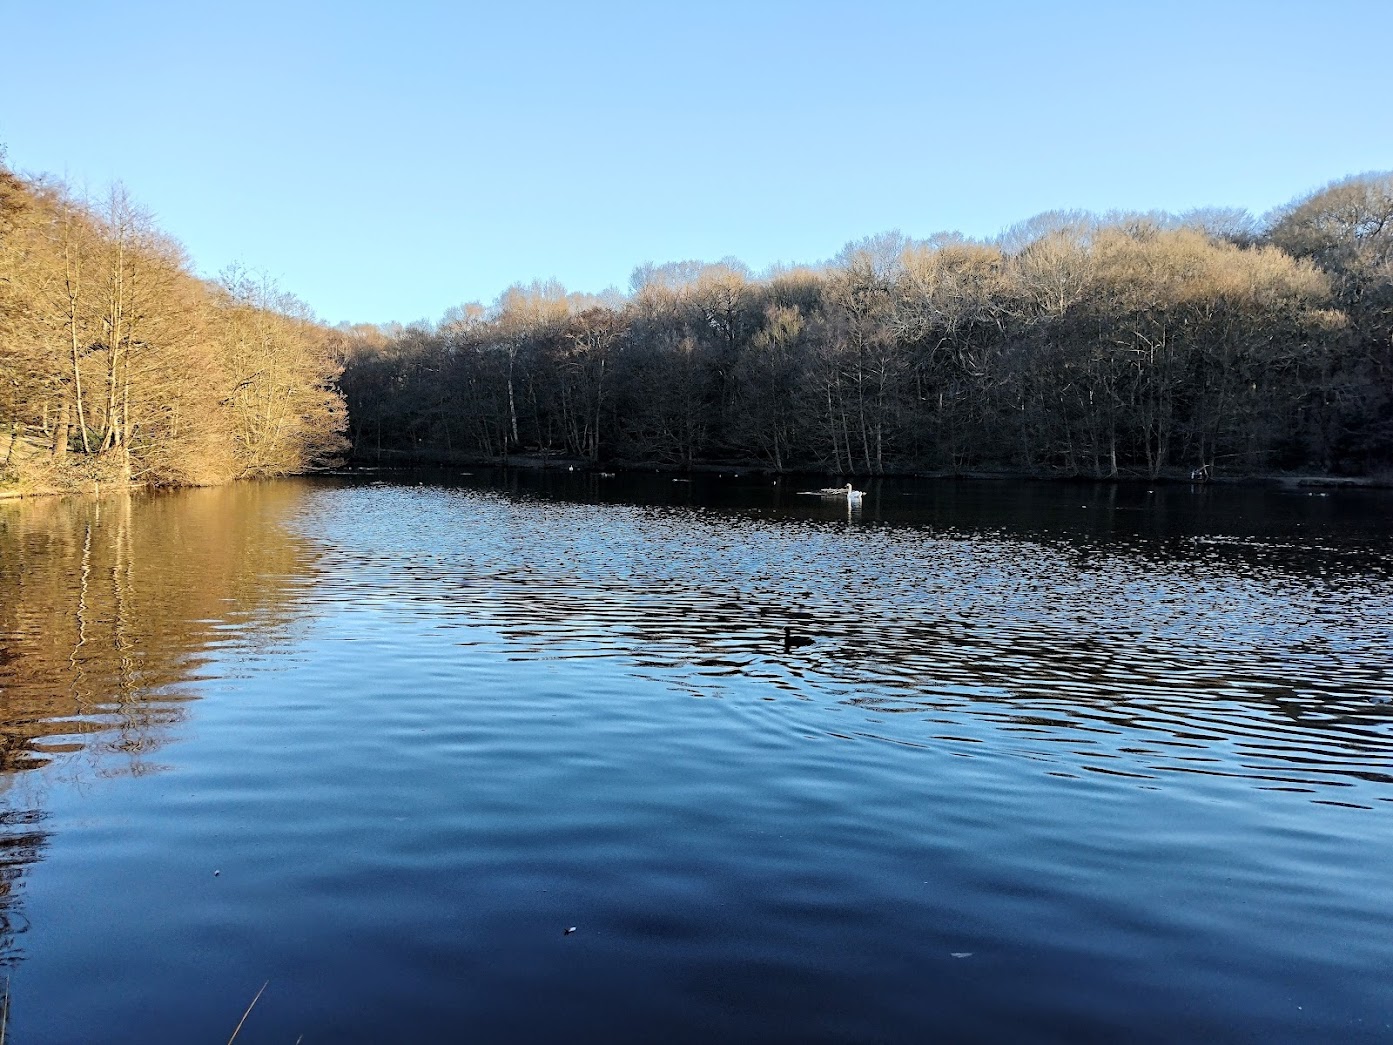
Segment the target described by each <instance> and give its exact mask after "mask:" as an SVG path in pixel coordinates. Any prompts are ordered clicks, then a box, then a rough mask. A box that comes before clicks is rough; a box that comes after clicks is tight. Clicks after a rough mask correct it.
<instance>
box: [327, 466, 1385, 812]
mask: <svg viewBox="0 0 1393 1045" xmlns="http://www.w3.org/2000/svg"><path fill="white" fill-rule="evenodd" d="M538 485H540V480H539V481H538ZM593 485H594V484H593V481H592V486H593ZM605 485H606V486H607V487H609V488H613V487H614V485H615V484H613V483H610V484H605ZM658 489H659V491H660V492H661V490H662V487H661V486H660V487H658ZM1026 489H1027V490H1028V491H1029V492H1031V493H1033V494H1034V495H1035V496H1036V497H1040V498H1041V499H1042V500H1044V499H1045V498H1048V500H1047V502H1046V503H1045V504H1039V503H1035V504H1032V503H1031V501H1030V499H1029V498H1019V497H1017V496H1015V495H1016V494H1017V493H1018V491H1019V488H1015V489H1012V490H1007V491H1000V488H997V489H995V490H992V491H991V492H1005V493H1006V494H1007V496H1008V498H1009V502H1008V503H1007V505H1004V506H998V507H999V508H1001V509H1002V510H1003V512H1002V515H1000V516H998V522H999V523H1000V522H1002V521H1005V522H1009V523H1011V524H1013V529H1014V531H1015V532H1010V531H1008V530H1007V529H1006V527H1004V526H1001V525H998V526H996V527H992V528H978V529H969V528H964V527H963V526H961V525H957V524H955V520H954V517H953V513H952V512H951V510H949V511H944V510H943V508H942V507H941V505H937V506H932V507H930V508H929V512H933V511H937V512H938V513H939V514H941V515H945V516H947V518H946V519H945V523H944V524H940V525H937V526H935V525H928V526H926V525H924V524H923V522H922V520H923V518H924V515H925V514H927V513H926V511H925V506H924V505H922V504H919V505H916V504H914V503H913V502H912V501H911V500H910V498H911V497H912V496H913V495H912V493H907V494H905V495H904V496H902V497H900V498H895V499H892V498H891V497H890V496H888V495H886V496H882V497H881V498H879V499H878V500H879V501H880V503H882V504H883V503H885V502H889V503H890V504H891V505H892V506H893V508H894V509H896V510H895V511H888V510H887V511H878V510H877V509H876V505H875V502H872V504H871V505H870V506H868V509H867V510H866V511H863V512H862V513H860V514H859V516H858V517H857V518H855V519H853V520H852V521H851V522H850V523H849V524H848V523H847V522H845V521H840V520H841V517H842V516H843V514H844V513H845V505H841V506H837V505H832V506H830V507H829V506H817V505H813V506H806V505H799V504H797V503H796V502H794V503H793V504H792V506H791V507H789V506H788V505H789V500H788V498H787V496H785V497H784V498H782V499H780V498H779V497H778V496H777V494H774V495H773V496H771V491H770V490H765V489H761V490H759V491H758V494H759V497H760V499H762V500H764V501H766V502H767V504H768V508H759V507H756V508H750V507H748V506H746V507H744V508H743V509H742V510H736V511H719V512H718V511H709V510H707V511H703V510H700V509H697V510H693V509H692V508H690V507H668V506H661V507H654V506H652V505H645V504H630V503H622V502H620V503H611V504H609V505H603V504H601V505H597V504H596V503H591V502H587V501H579V502H578V501H572V500H567V499H565V498H563V497H558V496H555V495H551V496H545V495H544V490H540V489H533V490H531V491H523V490H518V489H514V490H513V491H512V492H511V493H510V494H509V495H508V496H502V495H499V494H496V493H492V492H480V491H478V490H471V489H458V490H455V491H451V492H442V491H441V490H440V489H438V488H435V487H430V488H412V487H398V488H393V489H382V490H379V491H377V492H376V493H374V494H373V495H372V496H371V498H369V499H368V502H367V503H366V504H365V503H364V498H363V494H362V491H361V490H351V489H350V490H342V491H338V492H336V493H333V494H327V495H326V496H325V497H323V498H321V499H320V500H319V501H318V502H317V504H316V507H315V509H314V514H313V515H312V517H311V518H310V519H309V520H307V522H306V527H307V529H308V531H310V532H314V533H317V534H320V535H322V536H325V537H327V538H328V539H330V540H332V541H334V542H336V544H337V546H338V547H339V550H340V554H339V555H337V556H335V561H334V564H333V566H332V567H331V569H332V570H333V573H334V576H335V578H336V579H339V580H340V581H343V580H344V579H345V578H347V577H349V576H355V577H361V576H364V575H367V574H368V573H370V572H371V571H373V570H374V569H385V570H386V572H387V574H388V575H389V576H390V577H391V587H392V590H393V592H394V594H396V595H398V596H400V597H402V598H408V599H411V600H413V601H415V602H416V603H417V605H418V607H419V606H422V605H423V604H430V603H436V604H438V605H439V607H440V612H441V613H442V614H443V619H442V620H441V621H439V622H438V625H437V626H441V627H458V628H462V629H465V630H471V629H473V630H477V626H478V625H479V624H481V623H483V624H487V625H488V626H489V629H490V632H489V633H488V634H487V635H477V634H475V635H471V636H470V637H467V638H463V639H461V642H463V643H481V642H482V643H487V642H490V641H493V640H492V639H491V638H490V637H489V635H492V634H493V633H496V634H497V635H498V636H501V637H502V639H503V640H504V641H503V643H502V644H501V645H500V652H505V653H506V654H507V655H509V656H512V657H515V658H521V657H537V658H545V659H558V658H584V657H597V656H613V657H620V658H622V659H623V660H624V661H625V662H626V664H628V665H629V666H630V667H631V669H632V670H633V671H634V672H636V673H637V674H639V675H643V676H646V677H650V678H652V679H654V680H658V681H663V682H665V683H667V684H669V685H671V686H673V687H675V688H678V689H683V690H686V691H689V692H692V693H697V694H707V695H719V694H720V693H721V692H722V683H721V680H722V679H723V678H734V677H738V678H740V679H741V680H742V682H748V681H750V680H757V681H758V682H760V683H762V684H765V685H767V686H768V687H769V691H770V692H769V693H768V694H766V696H767V697H774V696H780V695H782V696H787V697H794V698H798V699H802V700H825V701H828V702H841V703H845V704H848V705H853V706H856V707H859V708H864V709H867V710H870V711H874V712H876V713H878V714H879V715H890V714H897V713H900V714H903V713H909V714H913V715H916V716H918V717H919V720H920V721H922V723H923V724H924V726H923V728H922V729H919V730H909V731H908V732H904V731H905V730H906V729H907V728H908V727H905V726H904V725H901V726H899V727H896V730H897V733H903V735H897V736H896V737H895V739H896V740H898V741H900V742H906V743H923V742H930V741H943V742H952V741H953V740H954V739H955V738H954V737H952V736H948V735H946V734H944V733H943V732H942V731H941V730H937V729H935V728H933V727H934V726H935V725H939V726H962V725H968V726H970V727H971V732H973V733H974V734H981V735H975V736H973V737H972V738H970V740H969V742H980V740H981V739H982V736H984V735H988V734H989V735H991V736H992V737H993V738H994V743H996V744H997V745H998V747H997V749H998V750H1002V751H1013V752H1016V753H1018V754H1021V755H1022V756H1024V757H1029V758H1032V759H1035V760H1037V761H1041V762H1045V763H1053V764H1054V765H1055V769H1054V771H1055V772H1059V773H1064V774H1071V773H1078V772H1096V773H1120V774H1125V775H1129V776H1132V777H1134V778H1136V779H1146V780H1154V779H1158V778H1159V777H1160V776H1161V775H1163V774H1168V773H1204V774H1223V775H1231V776H1237V777H1243V778H1247V779H1251V780H1253V781H1254V782H1255V783H1257V784H1258V785H1259V786H1280V787H1283V788H1286V789H1292V790H1301V791H1305V792H1307V793H1311V794H1313V795H1315V794H1319V795H1320V796H1322V800H1325V801H1340V800H1342V799H1341V793H1340V792H1339V791H1332V790H1330V789H1331V788H1339V787H1345V786H1347V784H1348V783H1349V781H1350V780H1351V779H1364V780H1370V781H1376V782H1380V783H1393V745H1390V740H1393V661H1391V660H1390V657H1389V655H1388V651H1389V649H1391V648H1393V578H1390V574H1389V570H1390V561H1393V560H1391V559H1390V556H1389V554H1388V550H1387V545H1386V543H1385V542H1384V541H1383V540H1381V539H1380V537H1379V535H1378V534H1377V530H1376V529H1375V530H1374V531H1373V532H1369V533H1366V532H1364V531H1363V530H1361V529H1360V528H1359V527H1358V526H1356V527H1355V528H1354V530H1353V532H1340V531H1339V530H1338V529H1337V528H1333V527H1327V528H1326V531H1325V533H1324V535H1323V537H1322V538H1321V539H1319V540H1317V541H1307V540H1304V539H1302V538H1301V537H1300V536H1299V531H1297V535H1293V534H1292V533H1290V532H1287V533H1283V534H1281V535H1280V536H1268V537H1259V536H1255V535H1252V534H1247V535H1244V536H1233V535H1215V534H1211V533H1204V532H1201V533H1195V532H1185V531H1184V530H1181V531H1180V532H1175V531H1172V532H1169V533H1167V534H1165V536H1164V537H1163V538H1162V539H1160V540H1157V539H1156V538H1155V537H1153V536H1149V535H1146V534H1140V535H1139V534H1118V533H1117V532H1115V531H1114V530H1113V529H1112V527H1108V531H1109V532H1107V533H1105V534H1104V535H1101V536H1100V534H1099V533H1098V532H1097V530H1096V529H1094V528H1091V527H1089V528H1078V529H1075V530H1073V531H1071V530H1070V529H1069V528H1068V527H1067V526H1065V525H1063V523H1064V521H1063V520H1062V519H1061V520H1058V521H1057V522H1056V523H1055V524H1054V525H1053V526H1052V525H1051V521H1052V519H1054V518H1057V513H1058V512H1059V511H1060V502H1061V500H1063V501H1064V503H1066V504H1069V505H1073V506H1075V507H1076V508H1078V507H1083V508H1084V510H1085V511H1086V510H1087V507H1088V506H1087V505H1083V506H1080V505H1078V501H1077V500H1076V499H1075V498H1077V497H1078V496H1081V495H1079V494H1077V493H1075V494H1074V496H1073V497H1070V493H1069V488H1065V489H1064V490H1062V491H1061V490H1060V488H1057V487H1056V488H1053V489H1051V488H1049V487H1045V486H1043V484H1042V485H1040V486H1034V487H1029V486H1028V487H1026ZM1100 491H1101V492H1102V493H1103V494H1104V495H1105V496H1106V497H1108V498H1116V496H1117V490H1116V488H1112V487H1107V488H1100ZM1089 492H1095V491H1089ZM524 493H526V494H529V495H527V496H519V495H520V494H524ZM1168 493H1169V494H1170V496H1172V497H1186V498H1189V499H1193V495H1192V494H1190V493H1189V492H1188V491H1185V490H1174V489H1172V490H1170V491H1168ZM682 494H683V496H684V497H687V498H690V497H691V496H692V492H691V487H690V485H686V486H683V488H682ZM727 496H729V495H728V494H727ZM1082 496H1087V494H1084V495H1082ZM1151 496H1152V497H1153V499H1154V494H1152V495H1151ZM1231 496H1232V497H1233V498H1234V499H1238V498H1242V497H1248V498H1250V499H1251V498H1259V499H1261V498H1263V497H1271V496H1276V497H1278V498H1283V497H1285V498H1287V499H1288V500H1289V499H1290V498H1291V496H1292V495H1282V494H1280V493H1278V494H1275V495H1274V494H1272V493H1270V492H1268V491H1235V492H1233V493H1232V494H1231ZM897 502H898V503H897ZM906 502H909V503H906ZM1279 503H1280V501H1279ZM1297 505H1298V507H1302V506H1304V502H1301V501H1298V502H1297ZM800 508H802V509H803V510H801V511H800V510H799V509H800ZM1032 509H1033V510H1032ZM916 510H917V518H918V519H919V520H920V521H919V522H918V524H915V523H912V522H909V521H908V520H912V519H915V518H916ZM1152 510H1154V511H1156V512H1157V513H1158V514H1161V515H1163V516H1164V508H1153V509H1152ZM1110 511H1114V512H1115V511H1116V508H1115V507H1113V508H1111V509H1110ZM1008 513H1009V514H1008ZM983 514H985V513H983ZM1354 515H1355V517H1356V519H1357V520H1358V522H1359V523H1361V524H1368V523H1369V520H1368V519H1367V518H1365V517H1363V516H1362V514H1361V513H1359V512H1357V511H1356V512H1355V513H1354ZM819 516H821V518H819ZM968 517H969V519H970V518H971V513H968ZM1257 518H1259V519H1260V520H1261V524H1262V525H1264V526H1270V525H1271V519H1270V516H1269V515H1266V514H1258V515H1257ZM404 519H412V520H438V522H439V525H429V524H427V525H422V526H417V527H412V528H408V529H406V530H404V531H403V529H402V528H401V525H400V523H401V520H404ZM1375 519H1377V517H1375ZM1211 521H1212V520H1211ZM1294 521H1295V522H1296V523H1298V524H1299V523H1300V519H1297V520H1294ZM1073 522H1075V524H1077V522H1078V520H1073ZM1153 523H1154V520H1153ZM1288 525H1289V526H1290V525H1291V522H1290V521H1289V522H1288ZM1374 525H1375V526H1377V522H1375V523H1374ZM462 603H463V604H464V605H467V607H468V612H467V613H461V612H459V611H460V606H461V604H462ZM421 612H425V610H424V609H422V610H421ZM785 625H791V626H793V627H795V628H796V629H798V632H799V634H800V635H804V636H809V637H812V638H814V639H815V640H816V641H815V643H814V644H813V645H812V646H811V647H809V648H807V649H800V650H798V651H796V652H795V654H794V655H792V656H785V655H784V653H785V651H784V649H783V647H782V645H781V643H780V641H779V640H780V638H781V636H782V633H783V632H782V629H783V627H784V626H785ZM874 721H875V720H872V722H874ZM861 733H862V735H870V734H868V733H867V732H866V731H865V730H862V731H861ZM956 739H961V738H956ZM1218 753H1221V754H1222V756H1223V757H1219V755H1218ZM1318 789H1319V790H1318ZM1371 797H1372V798H1374V799H1376V800H1378V801H1383V802H1388V801H1393V793H1379V794H1377V795H1374V796H1371Z"/></svg>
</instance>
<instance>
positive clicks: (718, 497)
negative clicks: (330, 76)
mask: <svg viewBox="0 0 1393 1045" xmlns="http://www.w3.org/2000/svg"><path fill="white" fill-rule="evenodd" d="M417 482H418V477H413V478H411V479H410V480H409V481H405V482H400V483H398V482H395V481H384V480H383V479H380V478H378V479H374V477H366V478H363V479H357V480H332V479H331V480H321V481H314V482H309V481H303V482H302V481H286V482H280V483H273V484H262V485H244V486H238V487H234V488H228V489H222V490H208V491H191V492H187V493H181V494H175V495H164V496H153V497H142V498H133V499H117V500H105V501H102V502H100V503H92V502H88V501H81V500H72V501H43V502H34V503H29V504H23V505H15V504H9V505H0V760H2V761H0V916H3V922H2V923H0V958H3V961H4V963H5V965H6V966H7V968H6V969H5V970H4V971H5V972H6V973H7V974H8V977H9V980H10V990H11V1000H12V1001H11V1005H12V1007H11V1014H10V1021H9V1024H8V1028H7V1031H8V1035H9V1037H8V1039H7V1040H8V1041H9V1042H13V1043H21V1045H22V1043H37V1042H44V1043H47V1042H94V1041H110V1042H148V1041H157V1042H165V1041H167V1042H204V1041H207V1042H222V1041H226V1040H227V1038H228V1035H229V1034H231V1033H232V1030H233V1028H234V1027H235V1026H236V1024H237V1021H238V1019H239V1018H240V1017H241V1015H242V1013H243V1010H244V1009H245V1008H246V1006H247V1004H248V1002H250V1001H251V999H252V997H253V996H254V995H255V994H256V992H257V990H258V988H259V987H261V985H262V984H263V983H265V982H267V981H269V985H268V986H267V987H266V990H265V992H264V994H263V995H262V996H261V999H260V1001H259V1002H258V1003H257V1005H256V1007H255V1008H254V1009H253V1011H252V1013H251V1015H250V1016H249V1017H248V1019H247V1021H246V1024H245V1026H244V1027H243V1028H242V1031H241V1033H240V1035H239V1037H238V1038H237V1040H238V1042H246V1043H251V1042H286V1043H289V1042H294V1041H296V1040H297V1036H300V1035H303V1041H304V1042H306V1043H312V1042H375V1041H392V1040H409V1041H465V1040H469V1041H524V1042H525V1041H557V1040H567V1041H606V1042H609V1041H614V1042H627V1041H631V1042H649V1041H667V1042H676V1041H693V1042H697V1041H712V1040H720V1041H789V1042H810V1041H856V1042H861V1041H924V1040H1003V1041H1005V1040H1009V1041H1081V1040H1091V1041H1123V1040H1126V1041H1179V1040H1194V1041H1198V1040H1206V1041H1253V1042H1271V1041H1311V1042H1318V1041H1319V1042H1328V1041H1389V1040H1393V986H1390V985H1391V984H1393V819H1391V818H1393V745H1391V742H1393V703H1390V698H1393V652H1390V650H1391V649H1393V543H1391V542H1390V534H1393V515H1390V513H1393V498H1390V497H1389V496H1388V495H1386V494H1382V495H1381V494H1377V493H1362V494H1360V493H1353V492H1339V493H1331V494H1329V495H1328V496H1312V495H1308V494H1306V493H1294V492H1282V491H1277V490H1238V489H1221V488H1207V489H1193V490H1192V489H1189V488H1183V487H1158V488H1156V489H1155V490H1154V491H1147V490H1146V489H1145V488H1142V487H1139V488H1135V489H1124V490H1118V489H1114V488H1109V487H1102V486H1099V487H1093V486H1059V485H1046V484H1033V485H1032V484H997V483H936V484H934V483H919V484H917V485H916V484H899V485H896V484H889V483H887V484H885V485H884V486H881V487H879V488H873V489H871V490H870V492H869V494H868V496H867V498H866V503H865V506H864V508H863V510H862V511H861V512H859V513H857V514H854V515H851V514H849V513H848V511H847V509H846V506H845V505H841V506H840V507H839V506H837V505H834V504H826V503H823V502H821V501H818V500H816V499H810V498H803V497H798V496H796V494H795V493H794V491H793V490H792V489H790V488H789V487H788V485H787V484H785V485H784V486H782V487H776V486H774V485H773V484H772V482H771V481H770V480H767V479H752V478H740V479H735V478H730V477H724V478H716V477H712V478H709V479H706V480H699V481H697V482H695V483H676V482H672V481H671V480H670V479H666V478H662V477H648V478H643V479H635V478H622V477H621V478H617V479H600V478H593V477H588V476H587V477H580V476H565V475H561V476H557V475H550V476H546V475H533V476H523V477H520V478H515V479H513V480H511V481H509V482H504V481H494V480H493V479H491V478H489V477H485V476H473V477H456V478H455V479H454V480H452V481H449V482H430V481H427V482H425V483H424V484H423V485H417ZM786 625H790V626H792V627H794V628H795V629H796V631H797V633H798V634H799V635H801V636H804V637H808V638H811V639H813V640H814V641H813V642H812V644H811V645H807V646H804V647H800V648H796V649H793V650H791V651H787V652H786V651H785V649H784V646H783V643H782V634H783V628H784V627H785V626H786ZM570 926H575V927H576V931H575V932H574V933H572V934H565V933H564V932H563V930H564V929H566V928H568V927H570Z"/></svg>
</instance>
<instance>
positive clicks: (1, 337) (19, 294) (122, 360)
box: [0, 166, 346, 494]
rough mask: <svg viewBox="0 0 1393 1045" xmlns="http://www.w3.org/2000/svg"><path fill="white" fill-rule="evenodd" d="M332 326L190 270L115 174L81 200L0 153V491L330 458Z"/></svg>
mask: <svg viewBox="0 0 1393 1045" xmlns="http://www.w3.org/2000/svg"><path fill="white" fill-rule="evenodd" d="M340 337H341V336H340V335H339V334H338V333H336V332H335V331H333V330H330V329H328V328H326V327H325V326H324V325H323V324H320V323H318V322H316V321H315V320H314V318H313V316H312V314H311V313H310V311H309V309H308V307H307V306H305V305H304V304H303V303H302V302H300V301H297V300H296V299H295V298H294V297H293V296H291V295H289V294H287V293H284V292H283V291H281V290H280V289H279V288H277V287H276V286H275V284H274V283H273V282H272V281H270V280H268V279H265V278H263V277H257V276H254V275H252V274H250V273H248V272H246V271H244V270H241V269H237V268H232V269H229V270H227V271H226V272H224V273H223V275H222V276H221V277H220V278H219V279H218V280H216V281H207V280H203V279H199V278H197V277H196V276H195V275H194V274H193V272H192V267H191V264H190V261H189V259H188V257H187V256H186V254H185V252H184V250H183V249H182V248H181V247H180V246H179V244H178V243H177V242H175V241H174V240H173V239H171V238H170V237H169V236H168V235H166V234H164V233H163V232H161V231H160V230H159V229H158V228H156V227H155V225H154V223H153V221H152V219H151V218H150V216H149V215H148V214H147V213H146V212H144V211H143V210H142V209H141V208H140V207H138V206H137V205H136V204H135V203H134V202H133V201H132V199H131V197H130V195H129V193H127V192H126V191H125V190H124V189H122V188H120V187H119V186H118V187H115V188H113V189H111V190H110V191H109V192H108V193H106V194H105V195H104V196H103V197H102V198H100V199H90V198H82V197H79V196H78V195H76V194H75V193H73V192H71V191H70V190H68V189H67V188H66V187H64V186H62V185H60V184H57V183H54V182H49V181H45V180H42V179H28V180H26V179H21V178H19V177H17V176H16V175H14V174H13V173H12V172H10V171H9V170H7V169H5V168H4V167H3V166H0V494H4V493H32V492H50V491H56V492H61V491H66V490H91V489H94V488H95V489H100V488H102V487H103V486H107V487H113V486H114V487H121V486H131V485H138V486H139V485H143V486H189V485H205V484H213V483H221V482H226V481H229V480H232V479H238V478H250V477H260V476H272V475H282V474H286V473H289V472H301V471H305V470H308V469H312V468H314V467H316V466H317V465H321V464H324V463H326V462H329V461H332V460H334V459H336V458H337V457H338V456H339V455H340V454H341V453H342V452H343V451H344V449H345V448H346V443H345V441H344V438H343V431H344V428H345V424H346V415H345V410H344V403H343V397H342V395H341V393H340V392H339V389H338V379H339V373H340V363H339V360H340V359H341V357H342V355H343V352H342V349H341V347H340V346H339V344H338V342H339V340H340Z"/></svg>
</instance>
